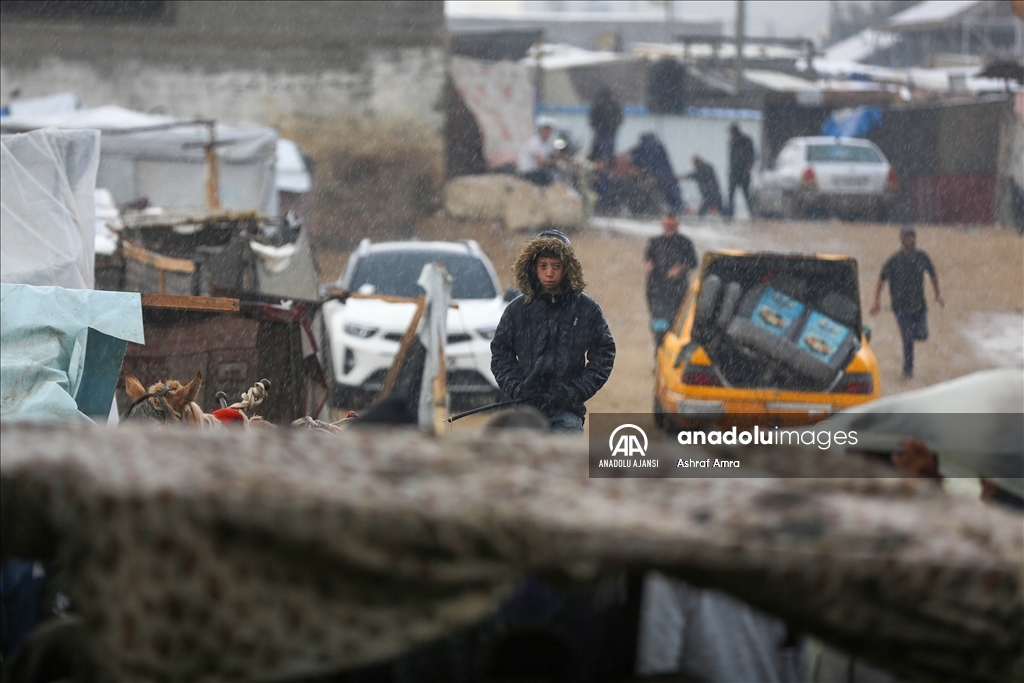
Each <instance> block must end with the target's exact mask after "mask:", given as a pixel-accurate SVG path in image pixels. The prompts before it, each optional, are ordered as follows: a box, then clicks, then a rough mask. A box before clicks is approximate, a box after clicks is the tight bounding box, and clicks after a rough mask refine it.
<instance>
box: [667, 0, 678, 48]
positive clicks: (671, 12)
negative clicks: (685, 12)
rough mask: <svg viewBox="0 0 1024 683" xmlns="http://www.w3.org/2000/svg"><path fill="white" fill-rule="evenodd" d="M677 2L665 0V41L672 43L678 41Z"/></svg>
mask: <svg viewBox="0 0 1024 683" xmlns="http://www.w3.org/2000/svg"><path fill="white" fill-rule="evenodd" d="M674 4H675V3H674V2H673V1H672V0H665V42H666V43H669V44H670V45H671V44H672V43H674V42H676V16H675V7H673V5H674Z"/></svg>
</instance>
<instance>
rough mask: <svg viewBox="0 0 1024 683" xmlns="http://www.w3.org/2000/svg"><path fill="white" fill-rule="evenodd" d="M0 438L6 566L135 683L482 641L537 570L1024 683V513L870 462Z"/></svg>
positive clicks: (61, 435)
mask: <svg viewBox="0 0 1024 683" xmlns="http://www.w3.org/2000/svg"><path fill="white" fill-rule="evenodd" d="M2 435H3V444H4V446H3V448H4V457H3V460H2V461H0V505H2V510H0V512H2V515H0V520H2V527H0V530H2V533H0V554H2V555H3V557H9V556H20V557H31V558H38V559H42V560H52V561H54V562H56V563H57V564H58V565H61V566H62V567H63V568H64V571H65V572H66V575H67V576H68V580H69V585H68V590H69V592H70V595H71V599H72V602H73V603H74V604H76V605H77V608H78V612H79V613H80V615H81V617H82V619H83V622H84V624H85V627H86V628H85V632H86V634H87V644H88V647H89V649H90V650H91V652H92V653H93V655H94V657H95V659H96V660H97V661H98V662H100V664H101V665H102V666H104V667H105V668H107V669H108V671H109V673H110V675H111V676H112V677H114V678H117V679H121V680H185V679H190V680H195V679H214V678H237V679H252V678H260V679H272V678H282V677H286V676H298V675H307V674H314V673H317V672H325V671H331V670H340V669H345V668H350V667H354V666H358V665H361V664H365V663H369V662H373V661H378V660H381V659H384V658H387V657H390V656H393V655H396V654H399V653H401V652H404V651H408V650H409V649H411V648H413V647H415V646H417V645H418V644H421V643H424V642H427V641H429V640H431V639H434V638H437V637H440V636H444V635H446V634H450V633H452V632H454V631H455V630H457V629H459V628H461V627H463V626H466V625H470V624H473V623H475V622H478V621H479V620H481V619H483V618H485V617H486V616H487V615H488V614H490V613H493V611H494V610H495V609H497V607H498V606H499V604H500V602H501V601H502V600H503V599H504V598H506V597H507V596H509V595H510V593H511V591H512V588H513V585H514V583H515V582H516V580H517V579H519V578H520V577H522V576H523V575H525V574H529V573H538V572H540V573H544V574H545V575H549V576H550V575H557V574H561V575H563V576H566V577H569V578H573V579H578V580H588V579H592V578H595V577H597V576H599V575H601V574H602V572H606V571H613V572H614V571H621V570H623V569H628V570H640V571H642V570H645V569H657V570H659V571H661V572H664V573H665V574H667V575H669V576H673V577H677V578H680V579H683V580H685V581H687V582H689V583H691V584H692V585H695V586H700V587H708V588H718V589H721V590H724V591H727V592H729V593H731V594H732V595H734V596H736V597H738V598H740V599H742V600H744V601H747V602H748V603H749V604H751V605H753V606H755V607H757V608H760V609H762V610H765V611H766V612H769V613H772V614H774V615H776V616H778V617H781V618H783V619H784V620H786V622H787V623H789V624H792V625H793V627H794V628H796V629H799V630H802V631H805V632H809V633H811V634H814V635H816V636H818V637H819V638H821V639H822V640H824V641H826V642H828V643H830V644H832V645H835V646H836V647H839V648H841V649H843V650H845V651H847V652H849V653H851V654H853V655H856V656H859V657H862V658H864V659H865V660H867V661H868V662H871V663H873V664H875V665H878V666H880V667H883V668H885V669H888V670H889V671H891V672H893V673H895V674H897V675H899V676H903V677H907V678H913V679H915V680H933V681H938V680H961V681H1006V680H1020V679H1021V677H1022V675H1024V600H1022V598H1024V587H1022V581H1024V525H1022V524H1021V520H1020V517H1019V516H1016V515H1014V514H1012V513H1010V512H1006V511H1004V510H1000V509H997V508H991V507H986V506H983V505H981V504H979V503H977V502H976V501H969V500H958V499H952V498H949V497H947V496H946V495H944V494H943V493H942V492H941V491H940V490H938V489H937V488H936V487H934V486H933V485H932V484H931V483H929V482H926V481H915V480H908V479H897V478H888V477H891V476H893V475H894V473H893V472H892V471H891V470H887V469H883V467H882V466H881V465H875V464H872V463H869V462H867V461H859V460H854V459H849V460H846V459H839V458H836V457H835V456H834V455H830V454H828V453H825V452H821V451H816V450H810V451H801V452H797V451H795V450H794V451H792V452H783V454H782V455H783V456H784V457H782V458H780V457H779V456H780V452H779V450H778V449H776V450H775V451H773V452H771V453H770V454H765V453H763V452H761V451H757V450H754V449H749V450H745V451H744V453H745V456H744V457H745V458H746V459H747V460H749V461H750V462H753V463H758V464H756V465H755V467H760V468H762V469H768V470H770V471H774V472H776V473H778V474H780V475H781V476H787V477H794V478H792V479H742V480H741V479H731V480H729V479H697V480H651V479H590V478H589V477H588V475H587V450H586V445H585V443H584V442H583V441H582V440H579V439H572V438H562V437H555V436H551V435H546V434H543V433H533V432H524V431H511V432H508V433H504V434H497V435H496V434H494V433H489V434H487V435H486V436H482V437H473V438H450V439H436V438H426V437H424V436H422V435H419V434H417V433H415V432H412V431H402V430H386V429H382V430H372V429H370V430H358V431H349V432H346V433H345V434H342V435H323V434H315V433H296V432H295V431H291V430H283V429H282V430H260V431H243V430H237V431H236V430H230V429H224V430H220V431H206V432H199V431H189V430H184V429H181V430H174V429H161V430H158V431H153V430H152V429H150V430H145V429H133V428H127V427H125V428H121V429H119V430H114V431H111V430H107V429H102V428H96V427H71V426H63V427H53V426H46V427H43V426H34V425H10V424H5V425H3V427H2ZM659 449H662V450H661V451H659ZM679 452H680V449H679V448H678V447H673V448H671V450H668V447H664V446H657V445H654V446H652V448H651V453H650V454H649V456H648V457H678V455H679ZM693 455H695V456H696V455H697V453H693ZM769 455H770V457H769ZM745 462H746V460H745ZM772 463H777V465H778V466H777V467H773V466H772ZM872 473H874V474H876V475H878V476H876V477H874V478H872V477H870V475H871V474H872ZM804 476H819V477H828V478H819V479H806V478H803V479H801V478H796V477H804Z"/></svg>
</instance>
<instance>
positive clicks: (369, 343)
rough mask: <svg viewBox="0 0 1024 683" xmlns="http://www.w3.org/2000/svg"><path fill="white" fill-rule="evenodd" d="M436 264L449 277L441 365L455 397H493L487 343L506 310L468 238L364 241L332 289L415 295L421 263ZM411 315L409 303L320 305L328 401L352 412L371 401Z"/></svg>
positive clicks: (335, 302)
mask: <svg viewBox="0 0 1024 683" xmlns="http://www.w3.org/2000/svg"><path fill="white" fill-rule="evenodd" d="M433 262H439V263H441V264H443V265H444V267H445V268H446V269H447V270H448V273H449V274H450V275H451V277H452V301H453V302H454V303H456V304H458V307H457V308H449V309H448V321H447V325H448V339H447V340H446V343H445V365H446V370H447V376H448V390H449V392H451V393H452V394H453V395H454V396H458V395H474V394H475V395H481V397H486V398H490V397H493V396H497V395H498V394H499V389H498V385H497V383H496V382H495V381H494V375H492V374H491V339H492V338H493V337H494V331H495V329H496V328H497V326H498V321H499V320H501V314H502V312H503V311H504V310H505V306H506V305H507V303H506V299H507V298H508V297H505V296H503V295H502V291H501V286H500V284H499V282H498V277H497V275H496V274H495V272H494V266H492V265H491V262H490V260H489V259H488V258H487V256H486V255H485V254H484V253H483V251H481V250H480V247H479V245H477V243H476V242H474V241H471V240H469V241H465V242H381V243H379V244H372V243H371V242H370V240H368V239H365V240H363V241H362V242H361V243H360V244H359V248H358V249H357V250H356V251H355V252H354V253H353V254H352V255H351V256H350V257H349V260H348V265H347V266H346V268H345V272H344V273H343V274H342V276H341V279H340V280H338V282H337V283H336V284H335V285H334V287H335V288H337V289H340V290H344V291H348V292H359V293H361V294H380V295H385V296H395V297H410V298H414V297H418V296H420V295H421V294H422V293H423V290H422V289H421V288H420V287H419V285H417V284H416V280H417V279H419V276H420V272H421V271H422V270H423V266H424V265H425V264H427V263H433ZM415 310H416V306H415V304H412V303H390V302H387V301H383V300H380V299H368V298H356V297H349V298H348V299H346V300H345V301H344V302H342V301H338V300H330V301H327V302H326V303H325V304H324V306H323V314H324V324H325V327H326V330H327V341H328V343H327V344H325V346H326V348H327V350H328V351H329V353H330V359H329V363H330V372H329V375H330V378H331V382H330V384H331V403H332V404H333V405H334V406H335V407H338V408H340V407H345V408H358V407H360V406H362V405H365V404H366V403H367V402H369V401H371V400H372V399H373V397H374V396H375V395H376V393H377V392H378V391H380V389H381V387H382V386H383V385H384V380H385V378H386V377H387V372H388V368H389V367H391V361H392V360H393V359H394V356H395V354H396V353H397V352H398V347H399V344H400V342H401V339H402V335H404V334H405V330H406V328H408V326H409V323H410V322H411V321H412V317H413V314H414V312H415Z"/></svg>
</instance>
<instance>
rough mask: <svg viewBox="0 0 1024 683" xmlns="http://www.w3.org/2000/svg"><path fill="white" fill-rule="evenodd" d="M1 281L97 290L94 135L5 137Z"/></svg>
mask: <svg viewBox="0 0 1024 683" xmlns="http://www.w3.org/2000/svg"><path fill="white" fill-rule="evenodd" d="M0 146H2V157H0V207H2V215H0V241H2V242H3V249H0V281H2V282H9V283H21V284H28V285H58V286H61V287H67V288H69V289H92V288H93V267H94V259H95V255H94V236H95V230H96V228H95V224H94V220H95V218H94V213H95V212H94V207H93V202H94V194H93V193H94V190H95V189H96V171H97V164H98V163H99V158H100V136H99V133H98V132H97V131H95V130H55V129H43V130H37V131H33V132H31V133H25V134H22V135H4V136H2V137H0Z"/></svg>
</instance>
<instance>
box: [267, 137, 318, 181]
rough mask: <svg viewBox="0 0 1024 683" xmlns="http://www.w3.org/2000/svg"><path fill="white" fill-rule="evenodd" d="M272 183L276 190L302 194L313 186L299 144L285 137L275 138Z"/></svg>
mask: <svg viewBox="0 0 1024 683" xmlns="http://www.w3.org/2000/svg"><path fill="white" fill-rule="evenodd" d="M274 177H275V180H274V184H275V185H276V186H277V191H278V192H295V193H296V194H303V193H305V192H309V191H310V189H312V187H313V179H312V177H310V175H309V168H307V167H306V160H305V159H303V158H302V152H301V151H299V146H298V145H296V144H295V143H294V142H292V141H291V140H286V139H285V138H278V139H277V166H276V167H275V169H274Z"/></svg>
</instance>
